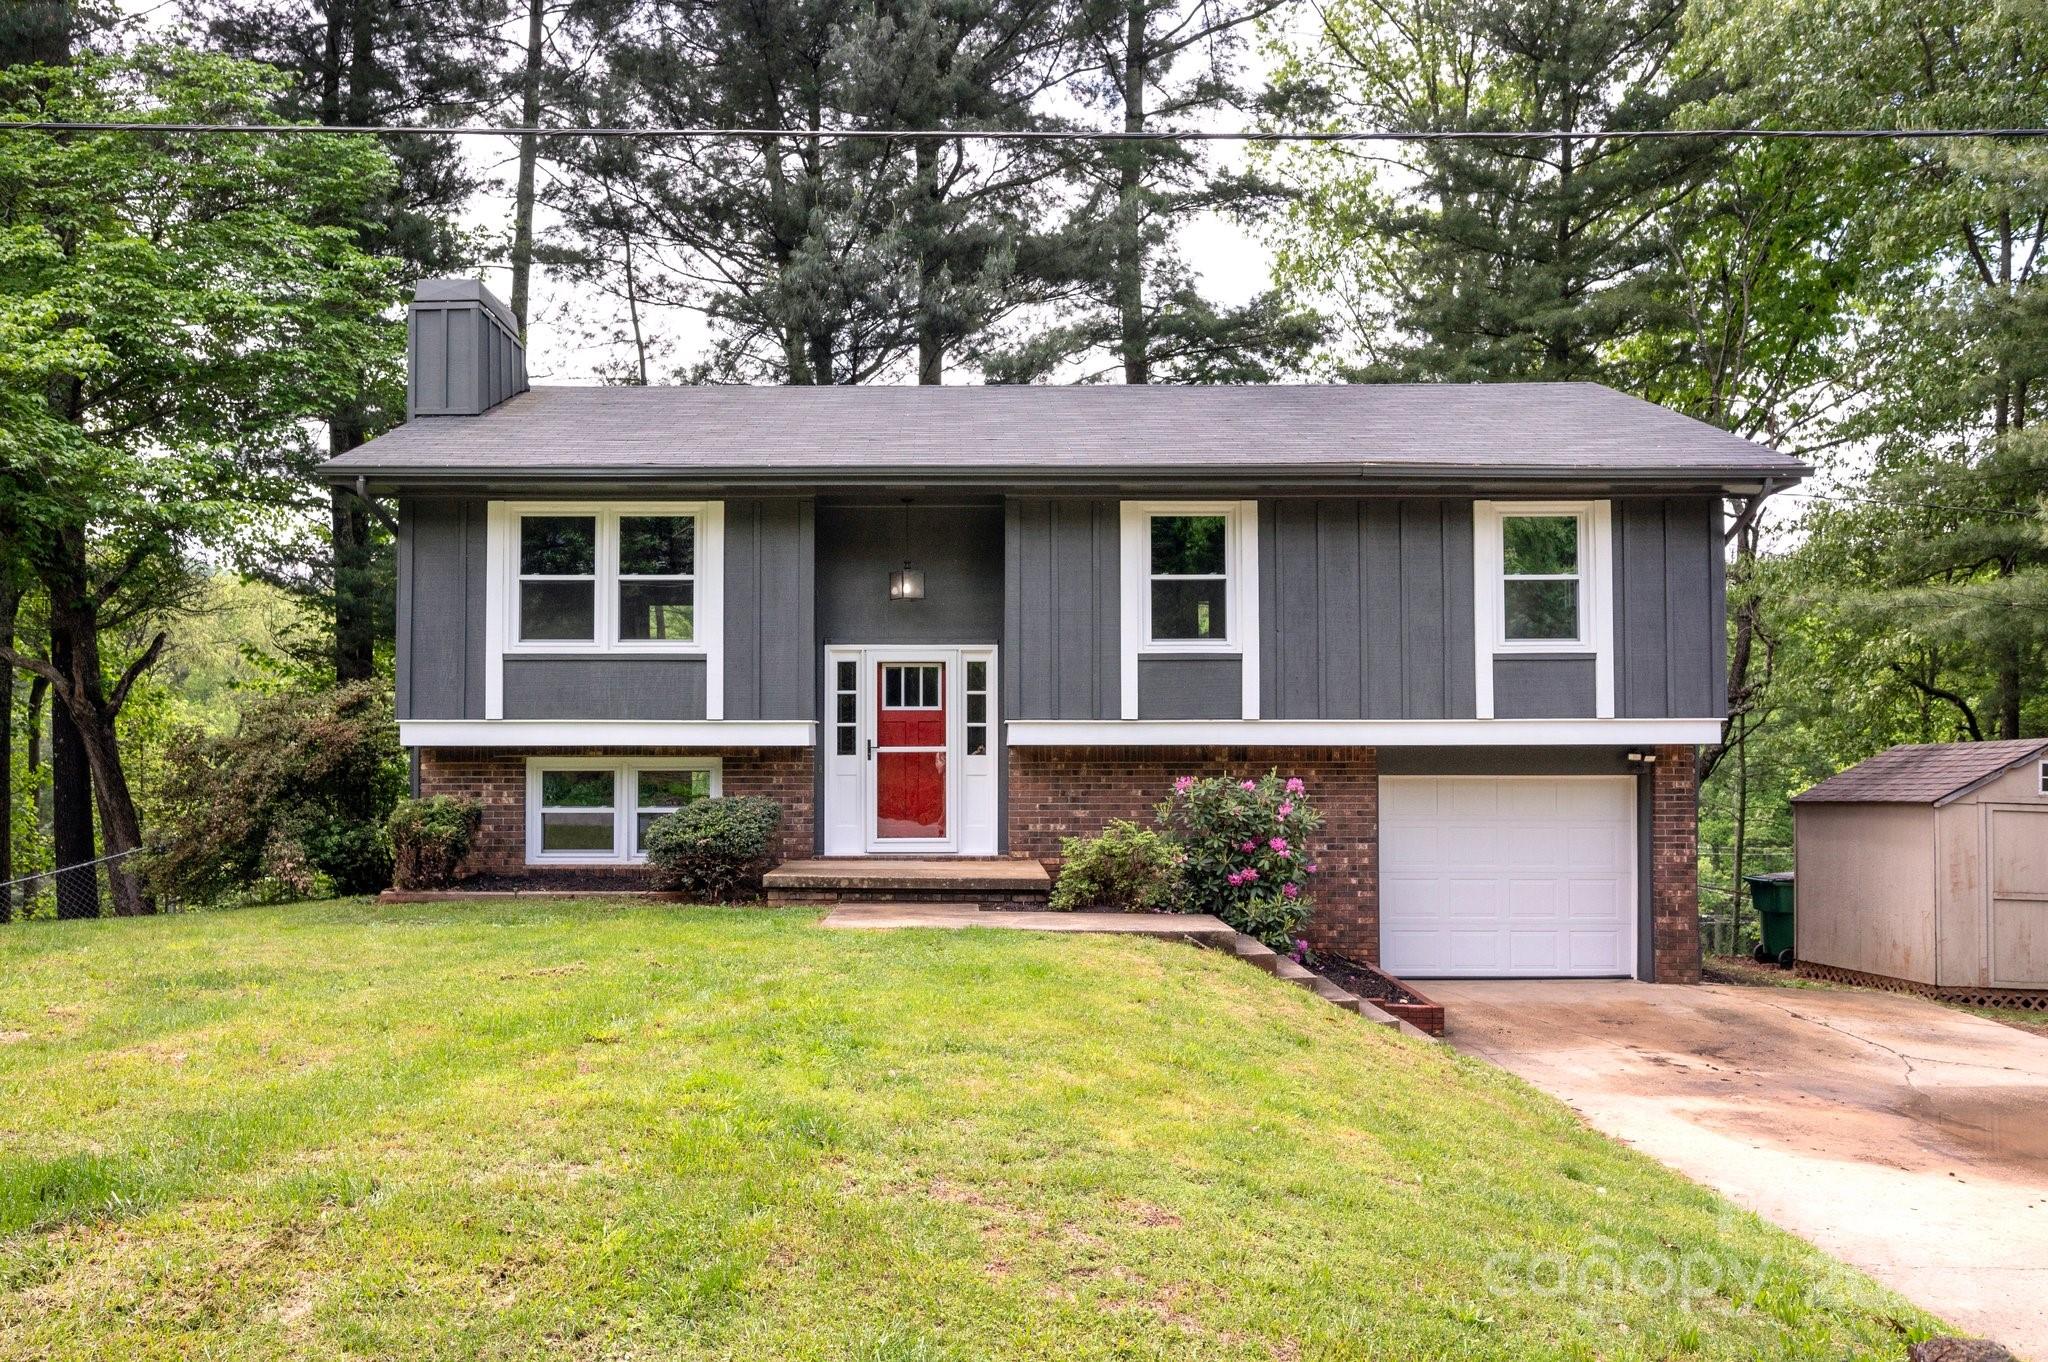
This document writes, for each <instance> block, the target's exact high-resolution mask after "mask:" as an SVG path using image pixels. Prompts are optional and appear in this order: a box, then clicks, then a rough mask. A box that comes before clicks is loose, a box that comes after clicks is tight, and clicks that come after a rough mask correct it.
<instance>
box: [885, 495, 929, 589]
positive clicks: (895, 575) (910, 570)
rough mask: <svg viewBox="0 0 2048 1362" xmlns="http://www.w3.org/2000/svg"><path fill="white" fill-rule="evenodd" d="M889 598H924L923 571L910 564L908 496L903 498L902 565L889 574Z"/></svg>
mask: <svg viewBox="0 0 2048 1362" xmlns="http://www.w3.org/2000/svg"><path fill="white" fill-rule="evenodd" d="M889 599H890V600H892V601H921V600H923V599H924V573H923V572H922V571H920V570H919V569H917V568H914V567H912V566H911V565H910V498H909V497H905V498H903V567H902V569H901V570H900V571H897V572H892V573H890V574H889Z"/></svg>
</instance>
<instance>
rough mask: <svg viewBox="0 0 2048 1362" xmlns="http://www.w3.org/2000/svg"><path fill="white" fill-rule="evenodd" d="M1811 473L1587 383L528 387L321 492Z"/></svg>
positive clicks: (1725, 477)
mask: <svg viewBox="0 0 2048 1362" xmlns="http://www.w3.org/2000/svg"><path fill="white" fill-rule="evenodd" d="M1807 471H1808V470H1807V469H1806V467H1805V465H1803V464H1801V463H1799V462H1798V461H1797V460H1796V459H1793V458H1790V457H1788V456H1786V455H1784V454H1781V453H1779V452H1778V451H1776V450H1774V449H1771V448H1769V447H1768V446H1766V445H1761V444H1757V443H1755V442H1753V441H1750V440H1746V439H1743V438H1741V437H1739V436H1736V435H1731V434H1729V433H1728V432H1727V431H1724V430H1719V429H1717V428H1715V427H1713V426H1709V425H1707V424H1705V423H1703V422H1700V421H1696V420H1694V419H1692V418H1691V417H1689V416H1684V415H1681V414H1680V413H1678V412H1675V411H1671V410H1669V409H1668V408H1665V407H1660V406H1658V405H1656V404H1655V403H1652V402H1645V401H1643V400H1642V399H1640V398H1636V397H1631V396H1629V395H1627V394H1625V393H1620V392H1616V391H1615V390H1614V389H1612V388H1606V387H1602V386H1601V385H1599V384H1597V383H1473V384H1452V383H1419V384H1335V385H1330V384H1325V385H1306V384H1292V385H1240V386H1196V385H1166V384H1157V385H1150V386H1120V385H1081V386H990V385H974V386H966V385H955V386H938V387H911V386H884V385H862V386H840V387H808V388H799V387H737V386H725V387H713V386H702V387H644V388H643V387H552V388H548V387H543V388H534V389H533V390H531V391H530V392H526V393H522V394H520V395H518V396H516V397H513V398H511V399H509V400H508V401H506V402H503V403H501V404H499V405H498V406H496V407H494V408H492V409H491V410H489V411H487V412H485V413H484V414H483V415H481V416H434V417H424V418H418V419H415V420H411V421H408V422H406V423H405V424H404V425H402V426H400V427H399V428H398V429H396V430H394V431H391V432H390V433H388V434H385V435H381V436H379V437H378V438H376V439H374V440H371V441H369V442H367V443H366V444H363V445H361V446H359V447H358V448H356V449H354V450H352V451H350V452H349V453H347V454H343V455H341V456H340V457H338V458H335V459H332V460H329V461H328V462H327V464H326V465H325V466H324V472H325V473H326V474H327V475H328V476H329V477H331V478H335V479H340V478H350V479H353V478H356V477H370V478H383V479H406V478H426V477H444V478H452V479H457V480H461V479H472V478H483V477H487V476H506V475H510V476H514V477H518V476H522V475H528V476H540V477H547V476H550V475H555V476H565V475H573V476H576V477H579V478H605V477H621V478H623V477H632V476H656V477H660V476H670V477H673V476H676V475H678V474H681V475H702V476H720V475H725V474H743V475H751V476H755V477H762V476H767V477H775V476H787V477H796V476H803V475H811V476H824V477H827V478H831V479H834V480H842V479H843V480H859V479H861V478H864V477H875V476H881V475H887V474H910V475H913V476H920V477H949V476H950V477H961V476H983V477H1013V476H1025V477H1030V476H1036V477H1041V478H1044V477H1053V478H1060V479H1063V480H1064V479H1072V478H1081V477H1088V476H1098V475H1101V476H1116V475H1122V476H1127V477H1128V476H1132V475H1138V476H1152V477H1175V478H1178V477H1182V476H1186V475H1191V474H1192V475H1200V474H1202V473H1209V474H1212V475H1222V476H1238V477H1242V476H1243V475H1245V474H1247V473H1254V474H1260V475H1266V474H1282V473H1289V472H1293V473H1299V474H1301V475H1304V476H1309V477H1315V478H1328V477H1351V478H1364V477H1370V476H1383V477H1404V476H1414V477H1435V476H1444V475H1451V476H1458V475H1467V476H1486V477H1495V478H1499V477H1516V476H1529V477H1536V478H1558V477H1570V476H1574V475H1576V476H1579V477H1598V478H1602V479H1608V478H1621V479H1629V478H1641V479H1651V478H1659V479H1665V480H1670V481H1685V480H1690V481H1693V482H1704V483H1706V484H1708V485H1722V484H1726V483H1730V482H1756V481H1758V480H1761V479H1763V478H1771V479H1775V480H1777V481H1779V482H1780V483H1783V482H1788V481H1791V480H1793V479H1795V478H1798V477H1800V476H1801V475H1803V474H1804V473H1806V472H1807Z"/></svg>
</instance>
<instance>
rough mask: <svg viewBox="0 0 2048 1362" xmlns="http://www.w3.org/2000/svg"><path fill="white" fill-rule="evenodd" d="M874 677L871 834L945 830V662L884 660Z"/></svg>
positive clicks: (940, 833)
mask: <svg viewBox="0 0 2048 1362" xmlns="http://www.w3.org/2000/svg"><path fill="white" fill-rule="evenodd" d="M879 665H880V671H879V673H878V674H877V675H876V677H875V836H876V837H877V838H902V839H912V838H917V839H936V838H943V837H944V836H945V835H946V666H945V664H944V663H942V662H884V663H881V664H879Z"/></svg>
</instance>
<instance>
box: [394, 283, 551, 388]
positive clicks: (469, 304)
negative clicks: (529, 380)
mask: <svg viewBox="0 0 2048 1362" xmlns="http://www.w3.org/2000/svg"><path fill="white" fill-rule="evenodd" d="M405 352H406V368H407V374H406V385H405V414H406V415H407V416H408V417H412V416H481V415H482V414H483V413H484V412H487V411H489V410H490V409H491V408H492V407H495V406H497V405H498V404H499V403H500V402H503V401H504V400H505V399H506V398H508V397H513V396H516V395H517V394H519V393H523V392H525V391H526V347H525V346H523V345H521V344H520V343H519V323H518V321H517V320H515V319H514V318H513V316H512V309H511V308H509V307H506V306H505V305H504V304H503V303H501V302H499V301H498V299H497V297H496V296H495V295H494V294H492V292H491V291H490V290H489V289H487V288H485V287H484V286H483V285H482V284H480V283H478V282H477V281H476V280H474V279H422V280H420V283H419V288H418V290H417V291H416V292H415V293H414V294H413V300H412V311H411V314H410V315H409V316H408V317H407V318H406V335H405Z"/></svg>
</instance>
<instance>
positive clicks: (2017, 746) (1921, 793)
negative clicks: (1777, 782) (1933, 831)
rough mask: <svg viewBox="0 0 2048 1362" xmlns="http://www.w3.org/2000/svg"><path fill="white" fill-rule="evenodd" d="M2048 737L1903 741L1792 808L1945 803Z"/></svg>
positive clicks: (2047, 744)
mask: <svg viewBox="0 0 2048 1362" xmlns="http://www.w3.org/2000/svg"><path fill="white" fill-rule="evenodd" d="M2042 753H2048V738H2018V739H2014V740H2011V741H2008V742H1930V743H1907V744H1905V745H1903V746H1900V747H1893V748H1888V749H1886V750H1885V751H1883V752H1880V753H1878V754H1877V755H1876V756H1874V757H1872V758H1870V759H1869V760H1868V761H1861V762H1858V763H1857V764H1856V765H1854V766H1851V767H1850V768H1849V769H1848V770H1846V771H1842V772H1838V773H1837V774H1835V775H1832V776H1829V777H1828V778H1827V779H1826V780H1823V781H1822V782H1821V783H1820V784H1818V785H1816V786H1814V787H1813V788H1812V789H1810V790H1807V791H1805V792H1804V793H1802V794H1796V795H1794V796H1792V802H1793V803H1795V804H1946V803H1948V802H1949V801H1950V800H1952V799H1955V798H1958V797H1960V796H1962V795H1965V794H1968V793H1969V792H1970V791H1971V790H1972V789H1974V788H1976V787H1977V786H1978V785H1981V784H1982V783H1984V782H1985V781H1987V780H1989V779H1991V778H1992V777H1993V776H1996V775H1999V774H2001V773H2003V772H2005V771H2007V770H2009V769H2011V768H2012V767H2014V766H2016V765H2018V764H2019V763H2020V762H2023V761H2026V760H2027V759H2029V758H2030V757H2034V756H2038V755H2040V754H2042Z"/></svg>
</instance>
